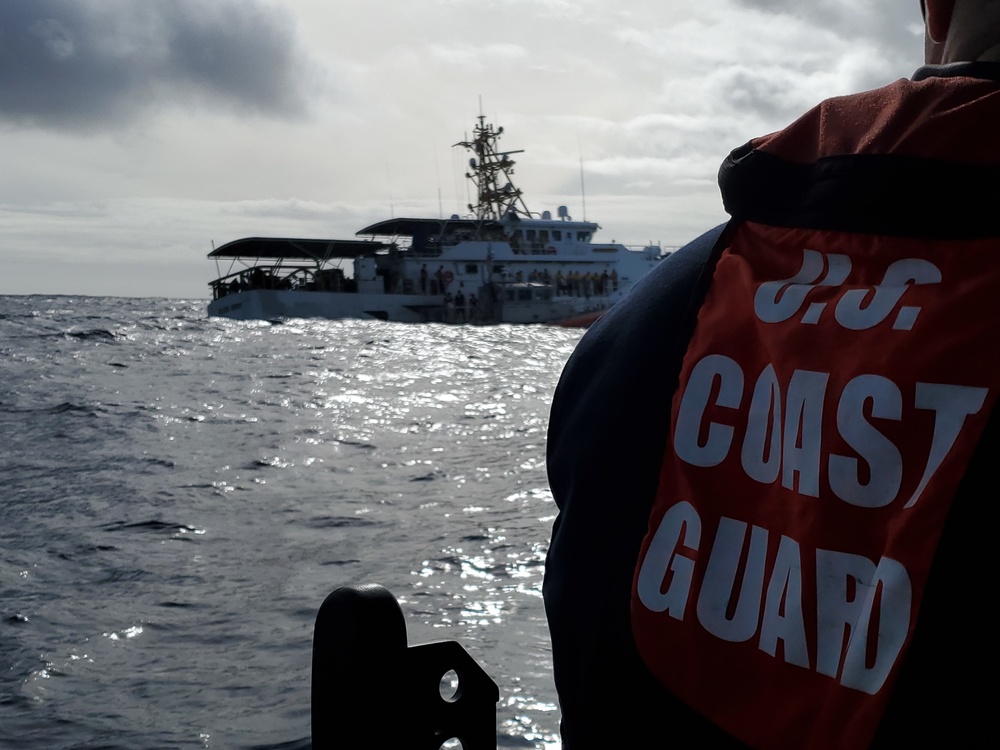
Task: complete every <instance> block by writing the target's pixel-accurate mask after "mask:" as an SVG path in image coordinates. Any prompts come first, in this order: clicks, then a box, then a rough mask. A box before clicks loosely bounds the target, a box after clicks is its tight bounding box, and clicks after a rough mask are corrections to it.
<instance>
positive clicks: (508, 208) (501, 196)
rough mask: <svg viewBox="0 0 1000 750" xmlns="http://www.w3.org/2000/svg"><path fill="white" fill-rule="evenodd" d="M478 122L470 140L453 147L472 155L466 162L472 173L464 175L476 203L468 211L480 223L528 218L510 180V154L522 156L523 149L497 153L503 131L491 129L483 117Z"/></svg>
mask: <svg viewBox="0 0 1000 750" xmlns="http://www.w3.org/2000/svg"><path fill="white" fill-rule="evenodd" d="M478 119H479V124H478V125H476V127H475V129H474V130H473V134H472V140H471V141H460V142H459V143H456V144H455V147H457V146H462V147H464V148H467V149H469V150H470V151H472V152H473V153H474V154H475V156H474V157H472V158H470V159H469V168H470V169H471V171H470V172H467V173H466V175H465V176H466V177H467V178H468V179H469V180H471V181H472V184H473V185H475V186H476V193H477V200H478V203H476V205H472V204H469V210H470V211H472V212H473V213H474V214H475V216H476V218H477V219H480V220H483V219H493V220H499V219H502V218H503V217H504V216H507V215H508V214H515V215H516V214H521V215H523V216H530V215H531V212H530V211H528V207H527V206H526V205H525V203H524V199H523V198H522V197H521V191H520V189H518V188H517V187H515V186H514V183H513V182H511V179H510V177H511V175H512V174H514V160H513V159H511V158H510V155H511V154H520V153H523V152H524V151H523V149H519V150H517V151H499V150H497V142H498V141H499V139H500V136H501V134H502V133H503V128H497V129H495V130H494V129H493V125H491V124H488V123H487V122H486V116H485V115H479V118H478Z"/></svg>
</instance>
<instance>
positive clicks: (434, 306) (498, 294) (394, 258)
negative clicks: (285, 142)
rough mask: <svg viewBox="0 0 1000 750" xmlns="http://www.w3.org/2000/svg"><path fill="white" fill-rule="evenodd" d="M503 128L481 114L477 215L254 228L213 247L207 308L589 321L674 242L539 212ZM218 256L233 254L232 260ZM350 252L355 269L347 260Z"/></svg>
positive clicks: (232, 313) (476, 146)
mask: <svg viewBox="0 0 1000 750" xmlns="http://www.w3.org/2000/svg"><path fill="white" fill-rule="evenodd" d="M502 133H503V128H497V129H494V128H493V126H492V125H490V124H488V123H486V121H485V118H484V117H483V116H480V117H479V123H478V124H477V125H476V128H475V131H474V135H473V139H472V140H471V141H463V142H461V143H457V144H455V145H456V146H462V147H465V148H467V149H469V150H470V151H472V152H473V153H474V154H475V156H473V157H472V158H471V159H470V160H469V166H470V170H469V173H468V174H467V175H466V176H467V177H468V178H469V179H470V180H471V181H472V182H473V184H474V185H475V186H476V193H477V197H478V202H477V203H476V204H475V205H470V206H469V210H470V212H471V213H470V215H469V216H465V217H460V216H457V215H455V216H452V217H451V218H448V219H405V218H400V219H395V218H394V219H388V220H386V221H381V222H378V223H376V224H372V225H371V226H368V227H365V228H364V229H362V230H361V231H359V232H358V233H357V236H358V237H362V238H367V239H360V240H320V239H294V238H264V237H249V238H245V239H240V240H235V241H233V242H229V243H227V244H225V245H222V246H221V247H219V248H217V249H215V250H213V251H212V252H211V253H210V254H209V256H208V257H209V258H211V259H213V260H214V261H215V262H216V266H217V271H218V276H217V278H216V279H215V280H214V281H212V282H211V283H210V286H211V289H212V301H211V302H210V303H209V306H208V314H209V315H214V316H222V317H227V318H235V319H239V320H271V319H280V318H374V319H378V320H388V321H398V322H406V323H420V322H432V321H435V322H446V323H547V324H564V325H587V324H589V323H590V322H592V321H593V320H594V319H596V318H597V317H599V316H600V315H601V314H603V311H605V310H607V309H608V308H609V307H611V306H612V305H613V304H615V302H617V301H618V300H620V299H621V298H622V296H624V295H625V294H626V293H627V292H628V290H629V289H630V288H631V287H632V286H633V285H634V284H635V283H636V282H637V281H638V280H639V279H640V278H642V276H644V275H645V274H646V273H648V272H649V271H651V270H652V269H653V268H654V267H655V266H656V264H657V263H659V261H660V260H661V259H662V258H663V257H664V256H665V255H667V254H668V252H667V251H664V250H663V248H661V247H660V246H659V245H647V246H645V247H639V248H635V247H628V246H625V245H620V244H616V243H613V242H612V243H604V242H595V241H594V235H595V233H596V232H597V230H598V229H599V228H600V227H599V226H598V225H597V224H596V223H594V222H590V221H574V220H573V219H572V218H571V217H570V215H569V212H568V211H567V209H566V207H565V206H560V207H559V209H558V210H557V212H556V216H554V217H553V216H552V214H551V213H550V212H549V211H543V212H542V213H541V214H537V213H532V212H531V211H529V210H528V208H527V206H526V205H525V202H524V199H523V198H522V195H521V191H520V190H519V189H518V188H516V187H515V186H514V184H513V182H512V181H511V176H512V175H513V172H514V161H513V159H511V158H510V156H511V154H515V153H521V152H520V151H506V152H503V151H500V150H499V149H498V140H499V137H500V135H501V134H502ZM220 261H229V263H230V265H229V268H228V270H226V271H225V272H223V271H222V269H221V268H220V267H219V263H220ZM347 263H350V272H349V273H348V272H345V267H344V266H345V264H347Z"/></svg>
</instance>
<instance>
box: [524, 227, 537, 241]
mask: <svg viewBox="0 0 1000 750" xmlns="http://www.w3.org/2000/svg"><path fill="white" fill-rule="evenodd" d="M525 236H526V237H527V238H528V241H529V242H533V241H534V239H535V230H534V229H529V230H527V231H526V232H525Z"/></svg>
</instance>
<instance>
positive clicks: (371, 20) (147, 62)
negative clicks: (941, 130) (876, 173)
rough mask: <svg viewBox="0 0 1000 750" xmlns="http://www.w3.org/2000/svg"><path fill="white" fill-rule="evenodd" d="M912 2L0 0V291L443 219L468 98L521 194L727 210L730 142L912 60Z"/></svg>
mask: <svg viewBox="0 0 1000 750" xmlns="http://www.w3.org/2000/svg"><path fill="white" fill-rule="evenodd" d="M920 55H921V35H920V16H919V6H918V3H917V2H916V0H912V2H911V1H910V0H699V2H697V3H690V2H681V0H573V1H572V2H570V1H569V0H406V1H404V0H210V1H208V0H155V2H151V1H148V0H0V142H2V148H0V261H2V263H0V294H30V293H39V294H55V293H58V294H95V295H120V296H165V297H184V298H205V297H207V293H208V288H207V282H208V281H209V280H210V279H211V278H212V277H213V276H214V273H215V266H214V263H212V262H210V261H208V260H207V259H206V257H205V256H206V254H207V253H208V252H209V251H210V250H211V246H212V242H213V241H214V242H215V243H216V244H222V243H224V242H228V241H230V240H233V239H237V238H239V237H246V236H280V237H290V236H297V237H336V238H352V237H353V236H354V232H355V231H357V230H358V229H360V228H361V227H363V226H366V225H367V224H369V223H372V222H374V221H376V220H380V219H384V218H388V217H389V216H428V215H429V216H437V215H439V214H440V212H441V211H443V212H444V213H445V214H451V213H461V212H463V210H464V209H463V206H464V205H465V204H466V203H467V202H468V194H467V190H466V185H465V181H464V179H463V177H462V174H463V172H464V167H465V164H466V162H467V158H468V156H467V155H466V154H464V153H463V152H461V151H460V150H458V149H452V148H451V145H452V144H453V143H455V142H456V141H459V140H462V139H463V138H464V137H465V136H466V135H467V134H468V133H469V132H470V131H471V128H472V125H473V123H474V118H475V116H476V115H477V114H479V111H480V101H481V102H482V105H481V106H482V111H483V113H484V114H486V115H487V117H488V118H489V119H490V120H493V121H494V122H495V123H496V124H499V125H503V127H504V129H505V134H504V138H503V141H502V145H503V147H504V148H506V149H524V150H525V153H524V154H521V155H519V156H518V157H517V158H518V166H517V173H516V178H515V179H516V181H517V183H518V185H519V187H521V188H522V189H523V190H524V191H525V194H526V199H527V203H528V206H529V208H531V209H532V210H533V211H542V210H545V209H554V208H555V207H556V206H557V205H559V204H566V205H568V206H569V209H570V213H571V214H572V215H573V217H574V218H583V213H584V211H583V201H582V199H581V169H580V165H581V161H582V164H583V173H584V179H583V182H584V185H585V193H586V218H588V219H590V220H593V221H598V222H599V223H600V224H601V226H602V227H603V229H602V232H601V234H600V235H599V237H600V238H602V239H605V240H612V239H614V240H617V241H619V242H625V243H627V244H640V243H645V242H648V241H650V240H652V241H659V242H661V243H662V244H664V245H679V244H683V243H684V242H685V241H687V240H688V239H690V238H692V237H693V236H695V235H697V234H699V233H700V232H701V231H703V230H704V229H706V228H708V227H710V226H714V225H715V224H718V223H719V222H721V221H722V220H724V218H725V216H724V214H723V212H722V208H721V203H720V201H719V198H718V195H717V192H716V188H715V175H716V172H717V169H718V165H719V163H720V162H721V160H722V159H723V158H724V156H725V155H726V154H727V153H728V152H729V151H730V150H731V149H732V148H734V147H736V146H738V145H740V144H741V143H743V142H745V141H746V140H748V139H749V138H751V137H752V136H755V135H760V134H763V133H766V132H770V131H773V130H775V129H777V128H779V127H782V126H783V125H784V124H786V123H787V122H789V121H790V120H792V119H794V118H795V117H796V116H797V115H798V114H800V113H801V112H802V111H803V110H804V109H806V108H808V107H809V106H811V105H812V104H813V103H815V102H816V101H817V100H819V99H820V98H823V97H826V96H832V95H837V94H844V93H849V92H851V91H855V90H860V89H866V88H873V87H875V86H879V85H882V84H884V83H888V82H889V81H892V80H894V79H897V78H900V77H906V76H909V75H910V74H911V73H912V72H913V70H914V69H915V68H916V67H917V66H918V65H919V62H920Z"/></svg>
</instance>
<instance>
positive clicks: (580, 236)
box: [576, 232, 590, 242]
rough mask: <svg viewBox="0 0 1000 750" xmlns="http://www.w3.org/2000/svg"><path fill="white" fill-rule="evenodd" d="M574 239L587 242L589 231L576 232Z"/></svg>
mask: <svg viewBox="0 0 1000 750" xmlns="http://www.w3.org/2000/svg"><path fill="white" fill-rule="evenodd" d="M576 239H577V241H578V242H587V241H589V240H590V232H577V233H576Z"/></svg>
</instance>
